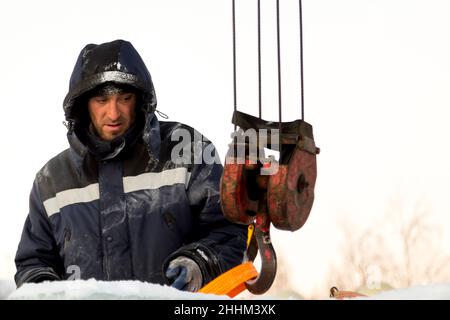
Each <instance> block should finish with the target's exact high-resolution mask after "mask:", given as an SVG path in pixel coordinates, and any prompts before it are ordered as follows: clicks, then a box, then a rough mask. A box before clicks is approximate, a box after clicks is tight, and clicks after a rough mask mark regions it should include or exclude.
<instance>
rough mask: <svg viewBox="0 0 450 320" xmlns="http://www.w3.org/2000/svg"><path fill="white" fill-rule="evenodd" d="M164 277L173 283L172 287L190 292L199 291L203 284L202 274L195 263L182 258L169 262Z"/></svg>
mask: <svg viewBox="0 0 450 320" xmlns="http://www.w3.org/2000/svg"><path fill="white" fill-rule="evenodd" d="M166 277H167V278H168V279H169V280H170V281H173V283H172V285H171V286H172V287H174V288H177V289H178V290H183V291H190V292H195V291H197V290H199V289H200V288H201V286H202V282H203V277H202V272H201V271H200V267H199V266H198V265H197V263H195V262H194V260H192V259H189V258H187V257H183V256H181V257H178V258H176V259H174V260H172V261H171V262H170V264H169V267H168V268H167V270H166Z"/></svg>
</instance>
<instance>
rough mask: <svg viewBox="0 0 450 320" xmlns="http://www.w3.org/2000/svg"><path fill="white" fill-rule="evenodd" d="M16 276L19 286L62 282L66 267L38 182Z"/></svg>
mask: <svg viewBox="0 0 450 320" xmlns="http://www.w3.org/2000/svg"><path fill="white" fill-rule="evenodd" d="M15 263H16V268H17V272H16V275H15V277H14V279H15V281H16V285H17V287H20V286H21V285H22V284H23V283H26V282H42V281H45V280H60V279H61V278H62V276H61V273H62V270H63V268H62V267H61V266H62V262H61V259H60V257H59V255H58V253H57V249H56V243H55V240H54V237H53V233H52V231H51V227H50V221H49V220H48V217H47V214H46V212H45V209H44V206H43V204H42V201H41V197H40V193H39V186H38V182H37V179H36V180H35V181H34V184H33V188H32V190H31V194H30V211H29V214H28V216H27V218H26V221H25V225H24V228H23V231H22V237H21V239H20V242H19V246H18V248H17V252H16V257H15Z"/></svg>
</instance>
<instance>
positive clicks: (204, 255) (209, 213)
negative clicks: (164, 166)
mask: <svg viewBox="0 0 450 320" xmlns="http://www.w3.org/2000/svg"><path fill="white" fill-rule="evenodd" d="M203 149H204V151H205V152H208V154H215V152H216V151H215V149H214V146H213V145H212V144H211V143H209V142H208V143H203ZM215 159H216V160H215V161H214V163H212V164H208V163H205V161H202V163H201V164H194V165H193V168H192V171H191V177H190V180H189V185H188V189H187V193H188V198H189V202H190V205H191V211H192V212H193V215H194V225H195V227H194V231H193V234H194V236H195V238H194V239H193V240H194V241H193V242H191V243H189V244H188V245H186V246H183V247H181V248H180V249H179V250H177V251H176V252H174V253H173V254H172V255H170V256H169V258H168V259H167V260H166V265H167V264H168V263H169V262H170V261H171V260H173V259H174V258H176V257H178V256H187V257H189V258H191V259H193V260H194V261H196V262H197V264H198V265H199V266H200V269H201V270H202V276H203V285H205V284H207V283H208V282H209V281H211V280H213V279H214V278H216V277H217V276H219V275H220V274H221V273H223V272H225V271H228V270H229V269H231V268H233V267H235V266H237V265H239V264H241V263H242V261H243V259H244V253H245V250H246V243H247V232H248V231H247V230H248V227H247V226H244V225H238V224H234V223H231V222H229V221H228V220H227V219H226V218H225V216H224V215H223V212H222V209H221V205H220V191H219V190H220V178H221V176H222V172H223V166H222V165H221V164H220V160H218V159H219V158H218V157H217V156H216V157H215Z"/></svg>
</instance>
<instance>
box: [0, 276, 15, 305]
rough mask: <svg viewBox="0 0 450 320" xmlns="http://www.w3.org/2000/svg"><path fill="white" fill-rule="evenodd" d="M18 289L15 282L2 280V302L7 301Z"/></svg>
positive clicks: (0, 288)
mask: <svg viewBox="0 0 450 320" xmlns="http://www.w3.org/2000/svg"><path fill="white" fill-rule="evenodd" d="M15 289H16V284H15V283H14V281H13V280H5V279H0V300H1V299H6V298H7V297H8V296H9V295H10V294H11V292H13V291H14V290H15Z"/></svg>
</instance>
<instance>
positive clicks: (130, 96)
mask: <svg viewBox="0 0 450 320" xmlns="http://www.w3.org/2000/svg"><path fill="white" fill-rule="evenodd" d="M132 97H133V96H132V95H131V94H127V95H125V96H122V97H121V99H122V101H130V100H131V98H132Z"/></svg>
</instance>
